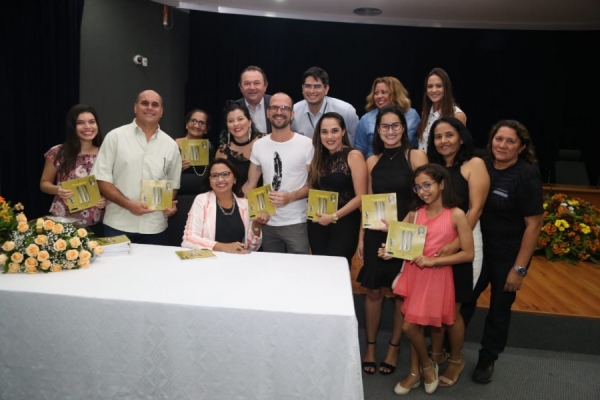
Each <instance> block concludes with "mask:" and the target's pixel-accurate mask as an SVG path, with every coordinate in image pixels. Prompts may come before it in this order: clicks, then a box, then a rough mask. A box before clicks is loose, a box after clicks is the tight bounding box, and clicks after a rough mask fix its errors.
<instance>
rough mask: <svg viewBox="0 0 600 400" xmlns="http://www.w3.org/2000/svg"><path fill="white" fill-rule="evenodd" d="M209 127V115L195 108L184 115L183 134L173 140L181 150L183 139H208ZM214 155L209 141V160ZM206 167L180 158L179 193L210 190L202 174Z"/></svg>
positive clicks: (204, 173) (197, 192)
mask: <svg viewBox="0 0 600 400" xmlns="http://www.w3.org/2000/svg"><path fill="white" fill-rule="evenodd" d="M209 128H210V117H209V116H208V114H207V113H206V111H203V110H200V109H199V108H195V109H193V110H192V111H190V112H189V113H187V114H186V116H185V136H184V137H182V138H177V139H175V142H176V143H177V145H178V146H179V149H180V150H181V142H182V141H183V140H184V139H188V140H192V139H208V137H207V134H208V129H209ZM214 157H215V151H214V147H213V146H212V145H211V144H210V142H209V161H210V160H212V159H213V158H214ZM206 171H207V167H206V166H204V167H194V166H192V165H190V161H189V160H184V159H182V160H181V187H180V189H179V195H187V194H200V193H204V192H206V191H208V190H210V186H208V185H207V184H206V180H205V179H204V176H205V175H206Z"/></svg>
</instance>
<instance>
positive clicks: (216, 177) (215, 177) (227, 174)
mask: <svg viewBox="0 0 600 400" xmlns="http://www.w3.org/2000/svg"><path fill="white" fill-rule="evenodd" d="M230 176H231V171H223V172H215V173H214V174H210V179H211V180H212V181H216V180H219V178H223V179H225V180H227V179H229V177H230Z"/></svg>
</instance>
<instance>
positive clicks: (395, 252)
mask: <svg viewBox="0 0 600 400" xmlns="http://www.w3.org/2000/svg"><path fill="white" fill-rule="evenodd" d="M426 236H427V227H426V226H425V225H419V224H411V223H409V222H400V221H392V222H390V226H389V230H388V236H387V240H386V242H385V252H386V253H387V254H388V255H390V256H392V257H395V258H403V259H405V260H409V261H410V260H412V259H413V258H415V257H417V256H420V255H423V248H424V246H425V237H426Z"/></svg>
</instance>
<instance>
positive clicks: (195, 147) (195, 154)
mask: <svg viewBox="0 0 600 400" xmlns="http://www.w3.org/2000/svg"><path fill="white" fill-rule="evenodd" d="M208 150H209V146H208V139H183V140H182V141H181V158H182V159H184V160H188V161H189V162H190V165H191V166H193V167H197V166H203V165H208Z"/></svg>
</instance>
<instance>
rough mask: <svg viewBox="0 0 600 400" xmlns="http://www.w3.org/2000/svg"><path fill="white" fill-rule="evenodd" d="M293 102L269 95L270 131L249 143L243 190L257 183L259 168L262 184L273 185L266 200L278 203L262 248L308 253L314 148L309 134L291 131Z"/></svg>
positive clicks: (264, 228)
mask: <svg viewBox="0 0 600 400" xmlns="http://www.w3.org/2000/svg"><path fill="white" fill-rule="evenodd" d="M292 106H293V102H292V99H291V98H290V96H288V95H287V94H285V93H277V94H274V95H273V96H272V97H271V103H270V105H269V108H268V110H267V117H268V118H269V121H270V123H271V126H272V129H273V132H272V133H271V134H270V135H269V136H266V137H264V138H262V139H260V140H257V141H256V143H254V146H253V147H252V153H251V155H250V161H251V164H250V169H249V171H248V182H246V184H245V185H244V193H247V192H248V190H251V189H254V188H255V187H256V184H257V183H258V179H259V178H260V175H261V172H262V176H263V181H264V182H265V184H267V183H270V184H271V186H272V188H273V191H271V193H270V194H269V200H270V201H271V203H272V204H273V205H274V206H275V207H277V214H276V215H273V216H271V218H270V219H269V222H268V223H267V225H265V226H263V229H262V235H263V242H262V249H263V250H264V251H267V252H273V253H286V252H287V253H296V254H309V246H308V234H307V231H306V197H307V196H308V182H307V180H308V171H309V169H310V163H311V161H312V157H313V151H314V150H313V146H312V141H311V140H310V139H309V138H307V137H306V136H303V135H301V134H299V133H296V132H294V131H292V129H291V127H290V123H291V121H292V119H293V118H294V112H293V110H292Z"/></svg>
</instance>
